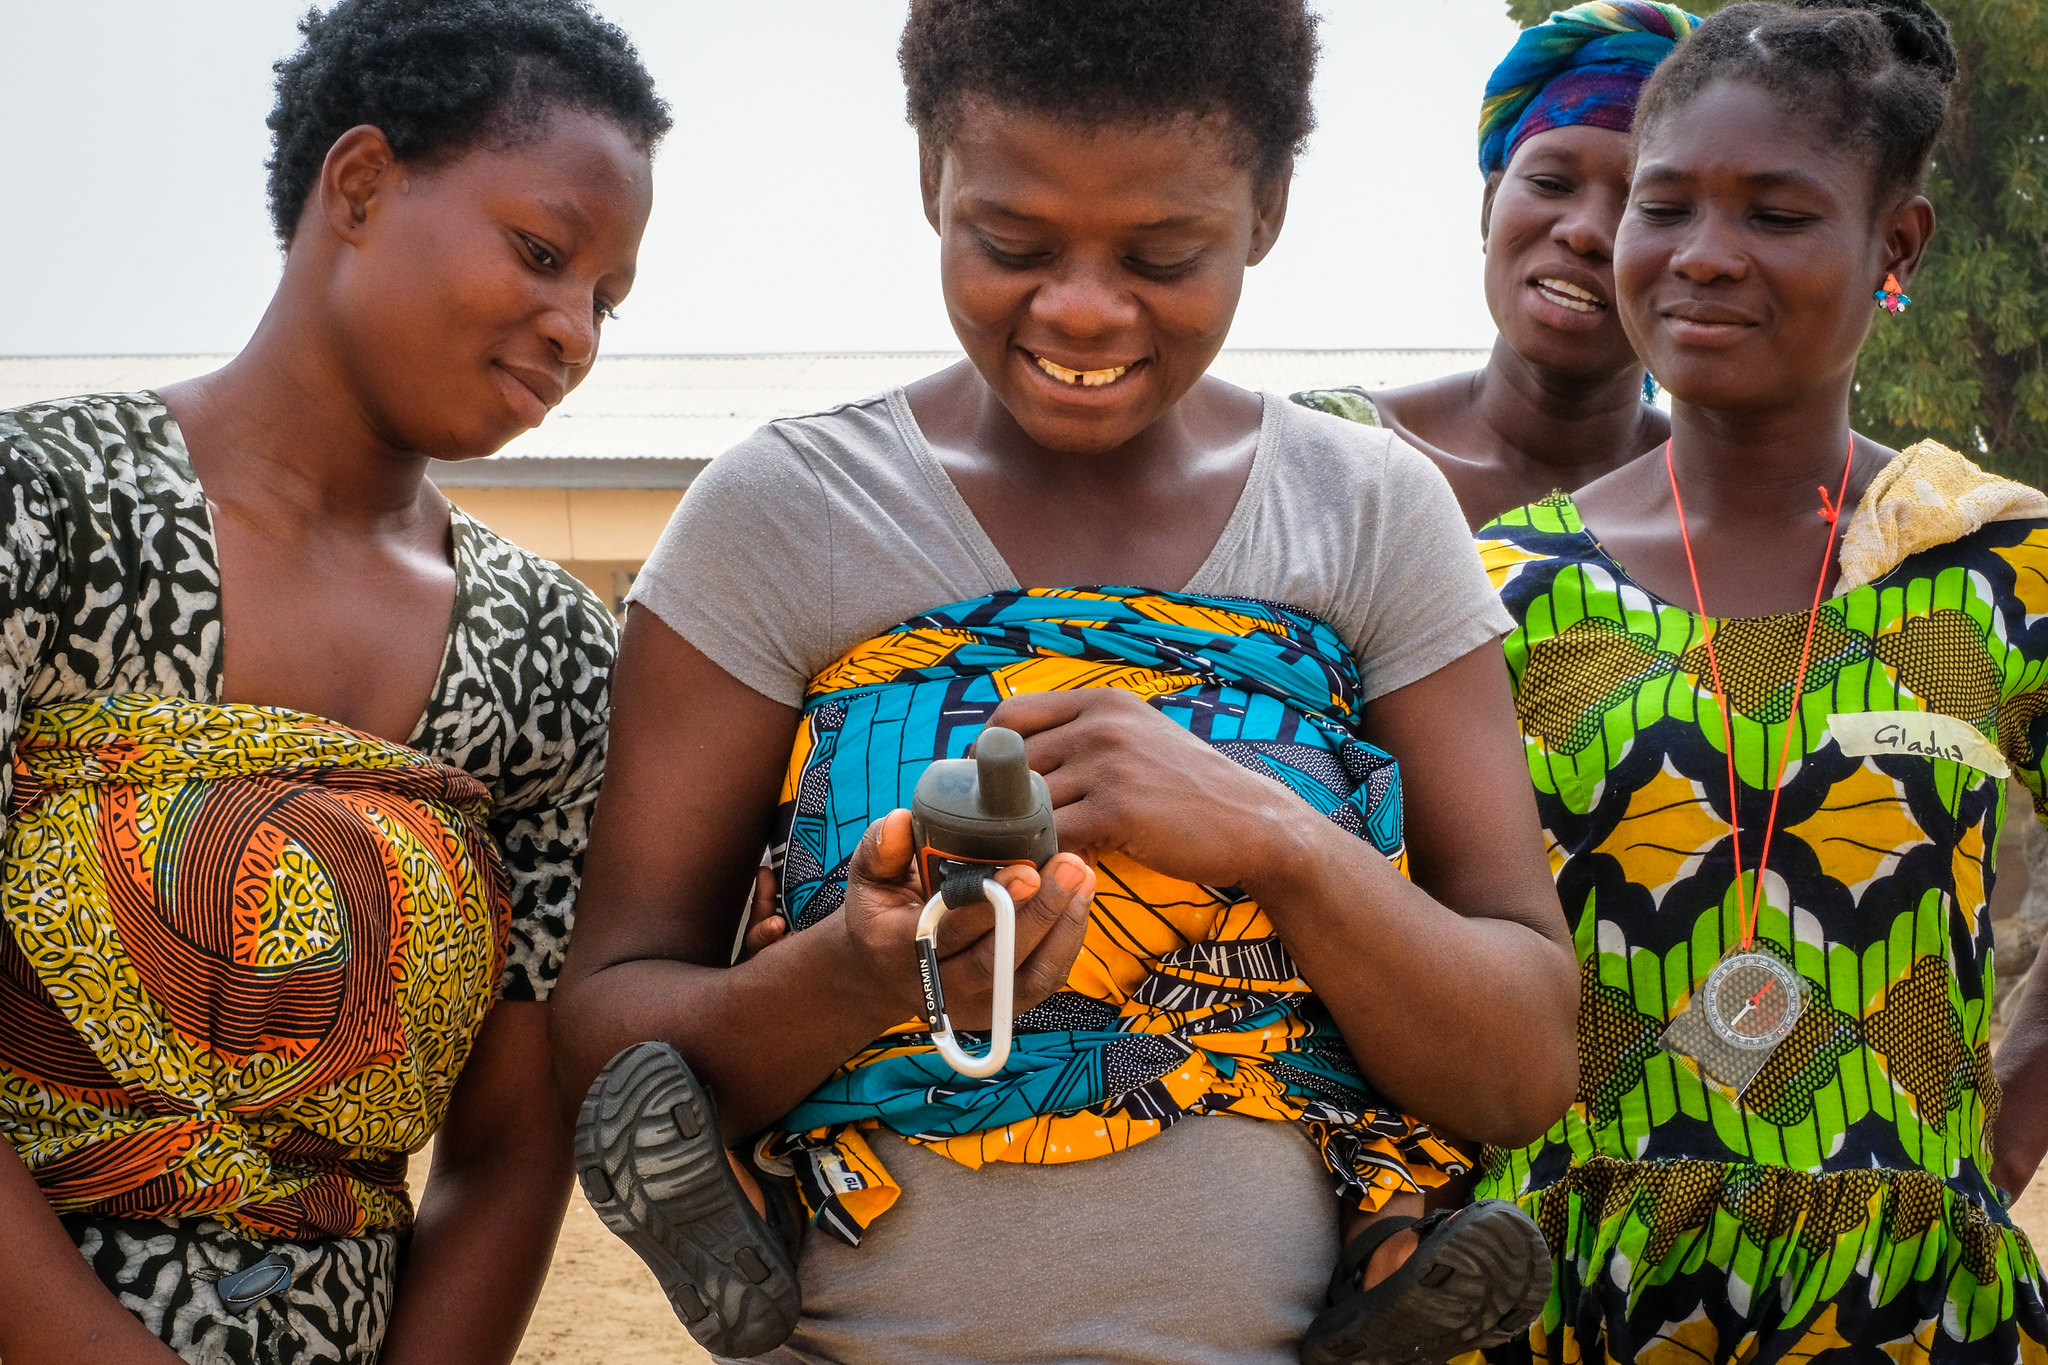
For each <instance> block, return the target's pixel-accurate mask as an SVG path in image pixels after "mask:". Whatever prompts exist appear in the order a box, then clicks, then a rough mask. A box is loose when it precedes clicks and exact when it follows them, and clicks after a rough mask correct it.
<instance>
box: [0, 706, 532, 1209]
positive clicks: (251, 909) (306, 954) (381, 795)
mask: <svg viewBox="0 0 2048 1365" xmlns="http://www.w3.org/2000/svg"><path fill="white" fill-rule="evenodd" d="M13 779H14V781H13V788H14V789H13V795H12V800H11V802H10V809H9V812H8V818H7V822H6V830H5V837H6V842H5V850H4V861H0V918H4V922H5V929H6V932H5V933H4V934H0V1039H4V1040H5V1045H4V1046H0V1131H4V1132H5V1134H6V1136H7V1137H8V1139H9V1140H10V1141H11V1142H12V1143H13V1145H14V1148H15V1150H16V1151H17V1152H18V1153H19V1154H20V1155H21V1157H22V1159H23V1161H24V1162H25V1163H26V1164H27V1165H28V1166H29V1168H30V1169H31V1170H32V1171H33V1172H34V1174H35V1177H36V1180H37V1182H38V1184H39V1185H40V1186H41V1187H42V1189H43V1192H44V1193H45V1194H46V1195H47V1196H48V1198H49V1200H50V1202H51V1204H52V1206H53V1207H55V1208H56V1209H57V1210H58V1211H59V1212H60V1213H73V1212H78V1213H90V1214H96V1215H100V1216H106V1217H117V1218H187V1217H196V1216H205V1217H209V1218H213V1219H217V1220H219V1221H220V1222H222V1223H224V1224H227V1225H228V1226H230V1227H233V1228H236V1229H238V1230H239V1231H242V1232H243V1233H245V1234H247V1235H250V1236H254V1237H271V1238H290V1239H303V1238H319V1237H346V1236H359V1235H362V1234H365V1233H369V1232H377V1231H397V1230H403V1229H404V1228H406V1227H407V1226H409V1225H410V1222H411V1206H410V1204H409V1202H408V1200H407V1198H406V1194H405V1168H406V1157H407V1154H408V1153H410V1152H413V1151H416V1150H418V1149H419V1148H420V1147H422V1146H423V1145H425V1143H426V1141H427V1139H428V1137H429V1136H430V1135H431V1134H432V1133H433V1131H434V1129H435V1128H436V1127H437V1126H438V1125H439V1123H440V1121H441V1119H442V1117H443V1115H444V1114H445V1113H446V1111H447V1107H448V1100H449V1095H450V1093H451V1091H452V1090H453V1088H454V1084H455V1078H456V1076H457V1074H458V1073H459V1072H460V1071H461V1069H462V1064H463V1061H464V1059H465V1058H466V1057H467V1056H468V1053H469V1049H470V1048H471V1046H472V1045H473V1044H474V1042H475V1040H476V1037H477V1034H478V1032H479V1030H480V1029H481V1027H482V1025H483V1020H484V1016H485V1014H486V1013H487V1012H488V1011H489V1009H490V1007H491V1004H492V1002H493V1000H494V999H495V997H496V995H497V993H498V983H499V977H500V973H501V972H502V970H503V966H504V956H505V939H506V931H507V923H508V917H509V900H508V896H507V890H506V881H505V874H504V871H503V869H502V867H501V865H500V861H499V854H498V851H497V847H496V845H495V843H494V842H493V840H492V839H491V837H490V835H489V833H488V832H487V830H486V828H485V824H484V821H485V820H486V818H487V817H488V815H489V813H490V798H489V796H488V794H487V792H486V791H485V789H484V787H483V786H482V785H481V784H480V783H479V782H478V781H477V780H476V779H475V778H473V777H471V776H469V775H468V774H466V773H463V772H461V771H460V770H458V769H456V768H453V767H450V766H448V765H446V764H444V763H441V762H438V761H436V760H434V759H432V758H430V757H428V756H426V755H425V754H422V753H419V752H418V751H416V750H413V749H408V748H405V747H403V746H401V745H397V744H393V743H389V742H387V741H385V740H381V739H377V738H375V737H373V736H370V735H365V734H361V733H358V732H356V731H353V730H348V729H344V728H341V727H339V726H336V725H332V724H329V723H327V722H324V721H321V720H319V719H317V718H315V717H311V716H306V715H302V714H300V713H298V712H293V711H286V710H280V709H275V708H270V707H256V706H228V705H213V704H207V703H201V702H195V701H188V700H183V699H179V698H173V697H163V696H154V695H140V694H127V695H120V696H109V697H97V698H90V699H86V700H80V701H71V702H63V703H58V704H53V705H46V706H42V707H37V708H32V709H30V710H28V711H27V712H26V714H25V715H24V717H23V722H22V725H21V729H20V732H19V735H18V737H17V741H16V744H15V750H14V756H13Z"/></svg>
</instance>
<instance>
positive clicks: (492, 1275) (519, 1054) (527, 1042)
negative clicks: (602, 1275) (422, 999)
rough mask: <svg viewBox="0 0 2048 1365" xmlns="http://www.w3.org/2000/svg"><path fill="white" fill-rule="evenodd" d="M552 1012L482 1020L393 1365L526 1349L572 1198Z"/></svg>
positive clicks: (402, 1292) (490, 1362)
mask: <svg viewBox="0 0 2048 1365" xmlns="http://www.w3.org/2000/svg"><path fill="white" fill-rule="evenodd" d="M549 1010H550V1007H549V1006H548V1005H545V1004H536V1003H533V1002H530V1001H520V1002H513V1001H500V1002H498V1004H496V1005H494V1006H493V1007H492V1009H491V1012H490V1014H489V1015H488V1016H486V1017H485V1019H484V1027H483V1031H482V1033H481V1034H479V1035H478V1037H477V1041H476V1045H475V1046H474V1047H472V1048H471V1049H470V1053H469V1058H468V1060H467V1061H466V1062H465V1063H464V1064H463V1068H462V1075H461V1077H460V1078H459V1079H458V1080H457V1081H456V1085H455V1093H454V1095H453V1096H452V1097H451V1098H450V1100H449V1105H448V1114H447V1117H446V1118H445V1119H444V1120H443V1121H442V1124H441V1130H440V1132H439V1133H437V1134H435V1137H434V1165H433V1169H432V1170H431V1171H429V1172H428V1174H427V1188H426V1190H425V1192H424V1193H423V1194H422V1196H421V1198H420V1206H419V1215H418V1217H417V1218H416V1219H415V1220H414V1223H413V1233H412V1242H411V1245H410V1246H409V1247H408V1248H407V1249H406V1255H405V1272H404V1276H403V1278H402V1279H401V1280H400V1281H399V1285H398V1302H397V1304H396V1305H395V1307H394V1308H393V1311H392V1315H391V1328H390V1330H389V1331H388V1332H387V1333H386V1334H385V1337H384V1347H383V1350H382V1352H381V1353H380V1354H379V1355H378V1357H377V1358H378V1360H380V1361H381V1362H383V1365H505V1363H506V1362H507V1361H510V1360H511V1359H512V1357H513V1354H514V1353H515V1352H516V1351H518V1349H519V1339H520V1337H522V1336H523V1335H525V1332H526V1320H527V1318H528V1317H529V1316H530V1315H531V1314H532V1312H533V1305H534V1301H535V1300H536V1299H538V1298H539V1297H540V1288H541V1284H542V1282H543V1281H544V1280H545V1279H546V1278H547V1270H548V1261H549V1258H550V1257H551V1256H552V1255H553V1253H554V1249H555V1234H556V1233H557V1232H558V1231H559V1230H560V1229H561V1226H562V1210H563V1208H564V1207H565V1206H566V1205H567V1204H568V1202H569V1176H570V1155H569V1126H568V1124H567V1123H566V1122H565V1121H564V1119H563V1116H562V1106H561V1104H560V1102H559V1100H558V1097H557V1096H556V1093H555V1083H554V1070H553V1067H552V1065H551V1059H550V1058H549V1056H548V1021H549ZM9 1365H12V1362H9Z"/></svg>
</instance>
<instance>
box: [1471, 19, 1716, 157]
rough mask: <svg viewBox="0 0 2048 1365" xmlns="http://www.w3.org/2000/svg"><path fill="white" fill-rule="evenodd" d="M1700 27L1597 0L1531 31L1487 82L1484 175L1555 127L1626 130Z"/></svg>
mask: <svg viewBox="0 0 2048 1365" xmlns="http://www.w3.org/2000/svg"><path fill="white" fill-rule="evenodd" d="M1698 24H1699V20H1698V19H1696V18H1694V17H1693V16H1692V15H1690V14H1688V13H1686V12H1685V11H1684V10H1682V9H1680V8H1678V6H1676V5H1666V4H1661V3H1658V0H1592V3H1590V4H1584V5H1574V6H1572V8H1570V9H1566V10H1559V11H1558V12H1557V13H1555V14H1553V15H1551V16H1550V18H1549V19H1547V20H1545V21H1544V22H1543V23H1540V24H1538V25H1536V27H1534V28H1532V29H1527V30H1525V31H1524V32H1523V34H1522V36H1521V37H1520V38H1517V39H1516V40H1515V45H1514V47H1513V48H1512V49H1510V50H1509V52H1508V55H1507V59H1506V60H1505V61H1503V62H1502V63H1501V64H1500V65H1499V66H1497V67H1495V68H1494V72H1493V76H1492V78H1491V79H1489V80H1488V81H1487V82H1486V99H1485V101H1484V103H1482V104H1481V105H1480V106H1479V171H1480V174H1482V175H1492V174H1493V173H1494V172H1495V171H1500V170H1505V169H1507V164H1508V159H1509V158H1510V157H1512V156H1513V155H1514V154H1515V148H1517V147H1519V146H1521V145H1522V143H1523V142H1524V141H1525V140H1527V139H1529V138H1531V137H1534V136H1535V135H1536V134H1538V133H1541V132H1545V131H1547V130H1549V129H1551V128H1568V127H1570V126H1572V125H1574V124H1581V123H1583V124H1590V125H1591V126H1593V127H1595V128H1611V129H1613V130H1614V131H1615V132H1617V133H1625V132H1627V131H1628V130H1629V125H1630V124H1632V123H1633V122H1635V116H1636V97H1637V96H1638V95H1640V94H1641V93H1642V90H1643V84H1644V82H1646V81H1648V80H1649V79H1650V73H1651V72H1653V71H1655V70H1656V69H1657V64H1658V63H1659V62H1661V61H1663V60H1664V59H1665V58H1666V57H1668V56H1670V55H1671V49H1672V48H1674V47H1676V46H1677V45H1678V44H1679V43H1680V42H1681V41H1682V40H1684V39H1685V38H1686V37H1687V36H1688V35H1690V34H1691V33H1692V31H1693V29H1694V27H1696V26H1697V25H1698Z"/></svg>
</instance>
